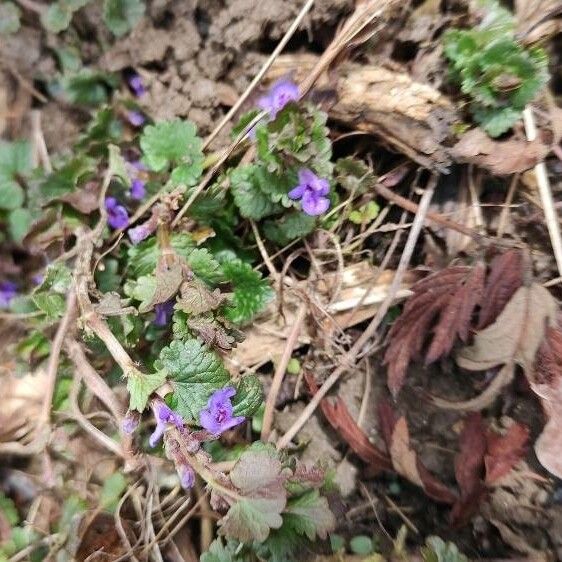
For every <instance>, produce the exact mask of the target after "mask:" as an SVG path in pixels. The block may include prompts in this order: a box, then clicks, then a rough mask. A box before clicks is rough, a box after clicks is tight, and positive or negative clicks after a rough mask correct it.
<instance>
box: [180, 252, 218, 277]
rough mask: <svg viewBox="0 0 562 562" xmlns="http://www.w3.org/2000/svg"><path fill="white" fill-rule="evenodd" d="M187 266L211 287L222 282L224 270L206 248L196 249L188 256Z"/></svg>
mask: <svg viewBox="0 0 562 562" xmlns="http://www.w3.org/2000/svg"><path fill="white" fill-rule="evenodd" d="M187 264H188V265H189V267H190V268H191V269H192V270H193V273H195V275H196V276H197V277H199V279H202V280H203V281H205V282H206V283H208V284H210V285H214V284H215V283H218V282H220V281H222V279H223V270H222V269H221V265H220V263H219V262H218V261H217V260H216V259H215V258H214V257H213V255H212V254H211V252H209V250H207V249H206V248H195V249H194V250H192V251H191V252H190V253H189V254H188V256H187Z"/></svg>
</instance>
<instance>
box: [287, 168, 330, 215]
mask: <svg viewBox="0 0 562 562" xmlns="http://www.w3.org/2000/svg"><path fill="white" fill-rule="evenodd" d="M329 191H330V184H329V183H328V180H326V179H323V178H319V177H318V176H317V175H316V174H315V173H314V172H312V171H311V170H309V169H308V168H303V169H301V170H299V183H298V185H297V186H296V187H295V188H294V189H292V190H291V191H289V193H288V195H289V197H290V198H291V199H294V200H297V199H300V200H301V203H302V210H303V211H304V212H305V213H306V214H307V215H311V216H315V215H321V214H322V213H325V212H326V211H327V210H328V207H329V206H330V200H329V199H328V198H327V197H326V195H328V193H329Z"/></svg>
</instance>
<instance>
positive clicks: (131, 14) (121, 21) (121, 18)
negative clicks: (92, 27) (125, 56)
mask: <svg viewBox="0 0 562 562" xmlns="http://www.w3.org/2000/svg"><path fill="white" fill-rule="evenodd" d="M144 10H145V6H144V2H142V0H104V2H103V21H104V22H105V25H107V27H108V29H109V30H110V31H111V33H113V35H116V36H117V37H120V36H121V35H125V33H127V32H128V31H130V30H131V29H132V28H133V27H135V25H136V24H137V23H138V22H139V21H140V19H141V18H142V16H143V15H144Z"/></svg>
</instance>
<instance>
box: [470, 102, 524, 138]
mask: <svg viewBox="0 0 562 562" xmlns="http://www.w3.org/2000/svg"><path fill="white" fill-rule="evenodd" d="M473 113H474V119H475V120H476V121H477V122H478V123H480V125H482V128H483V129H484V130H485V131H486V132H487V133H488V134H489V135H490V136H491V137H499V136H500V135H503V133H505V132H506V131H509V129H511V127H512V126H513V125H514V124H515V123H516V122H517V121H518V120H519V119H521V111H520V110H517V109H513V108H511V107H504V108H503V109H488V108H475V109H474V110H473Z"/></svg>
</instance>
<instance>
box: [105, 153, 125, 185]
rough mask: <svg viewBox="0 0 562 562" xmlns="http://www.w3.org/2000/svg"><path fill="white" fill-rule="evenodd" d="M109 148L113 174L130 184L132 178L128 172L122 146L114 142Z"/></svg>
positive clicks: (110, 168)
mask: <svg viewBox="0 0 562 562" xmlns="http://www.w3.org/2000/svg"><path fill="white" fill-rule="evenodd" d="M107 150H108V152H109V170H110V172H111V175H112V176H113V177H117V178H119V179H120V180H121V181H122V182H123V183H124V184H125V185H129V183H130V181H131V180H130V178H129V173H128V172H127V163H126V161H125V158H123V156H121V150H120V148H119V147H118V146H115V145H114V144H110V145H109V146H108V147H107Z"/></svg>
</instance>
